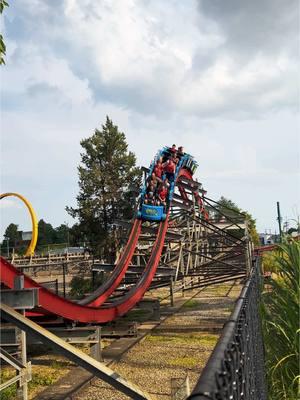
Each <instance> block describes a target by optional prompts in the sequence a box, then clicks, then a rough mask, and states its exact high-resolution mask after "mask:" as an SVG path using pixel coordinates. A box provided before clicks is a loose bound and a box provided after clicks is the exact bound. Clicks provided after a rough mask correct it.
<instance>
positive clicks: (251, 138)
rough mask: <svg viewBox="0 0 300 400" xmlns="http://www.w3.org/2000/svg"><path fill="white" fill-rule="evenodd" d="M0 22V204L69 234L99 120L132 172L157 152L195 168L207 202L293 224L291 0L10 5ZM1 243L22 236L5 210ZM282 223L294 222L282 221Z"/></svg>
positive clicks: (294, 47) (296, 206)
mask: <svg viewBox="0 0 300 400" xmlns="http://www.w3.org/2000/svg"><path fill="white" fill-rule="evenodd" d="M9 3H11V4H10V7H9V8H8V9H6V10H5V12H4V18H3V23H2V31H3V33H4V37H5V42H6V45H7V57H6V66H4V67H1V92H2V99H1V191H2V192H7V191H14V192H18V193H21V194H23V195H24V196H26V197H27V198H28V199H29V200H30V201H31V203H32V204H33V206H34V208H35V210H36V213H37V215H38V217H39V218H43V219H45V220H46V221H48V222H50V223H51V224H53V225H54V226H58V225H59V224H61V223H63V222H65V221H66V222H68V223H70V224H72V223H73V221H72V219H71V218H70V217H69V216H68V215H67V213H66V212H65V206H66V205H75V204H76V203H75V202H76V200H75V198H76V194H77V193H78V183H77V166H78V164H79V162H80V144H79V142H80V140H81V139H82V138H86V137H88V136H90V135H92V133H93V130H94V129H95V128H96V127H98V128H99V127H101V124H102V123H104V121H105V116H106V115H109V116H110V118H112V120H113V121H114V123H116V124H117V125H118V126H119V128H120V129H121V130H122V131H124V132H125V133H126V136H127V140H128V143H129V147H130V149H131V150H132V151H133V152H134V153H135V154H136V156H137V160H138V163H139V165H148V164H149V162H150V160H151V158H152V157H153V155H154V154H155V153H156V151H157V150H158V149H159V148H161V147H162V146H163V145H166V144H172V143H176V144H177V145H183V146H184V147H185V149H186V151H188V152H190V153H191V154H193V155H194V156H195V157H196V159H197V160H198V162H199V170H198V172H197V177H198V179H199V180H200V181H201V182H203V185H204V187H205V188H206V190H207V191H208V194H209V196H210V197H212V198H214V199H218V198H219V197H220V196H221V195H224V196H225V197H228V198H230V199H232V200H233V201H235V202H236V203H237V204H238V205H239V206H240V207H241V208H243V209H245V210H248V211H249V212H250V213H252V214H253V216H254V217H255V218H256V219H257V225H258V228H259V231H264V230H265V229H272V230H275V229H276V228H277V223H276V201H280V203H281V208H282V215H283V217H284V218H289V219H295V218H297V215H299V214H300V199H299V197H300V193H299V183H300V180H299V152H300V150H299V125H300V123H299V66H300V65H299V42H298V35H299V8H298V7H299V6H298V4H299V2H298V0H259V1H258V0H252V1H240V0H227V1H224V0H198V1H197V0H185V1H181V0H169V1H162V0H122V1H121V0H97V1H95V0H64V1H63V0H22V1H10V2H9ZM1 214H2V218H1V219H2V221H1V222H2V228H1V229H2V230H1V233H3V231H4V230H5V228H6V226H7V225H8V224H9V223H10V222H14V223H16V224H18V225H19V228H20V229H23V230H27V229H28V230H30V229H31V225H30V220H29V216H28V214H27V212H26V210H25V209H24V206H23V205H22V204H20V202H19V201H18V200H14V199H13V198H9V199H6V200H2V201H1ZM289 223H290V224H292V223H293V221H290V222H289Z"/></svg>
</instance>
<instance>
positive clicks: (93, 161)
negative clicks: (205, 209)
mask: <svg viewBox="0 0 300 400" xmlns="http://www.w3.org/2000/svg"><path fill="white" fill-rule="evenodd" d="M80 144H81V146H82V148H83V152H82V153H81V165H79V167H78V173H79V194H78V196H77V208H73V207H67V208H66V210H67V211H68V213H69V214H70V215H71V216H73V217H77V218H78V219H79V226H80V227H81V229H82V232H83V235H84V237H85V238H86V239H87V240H88V241H89V242H90V243H91V245H92V246H93V248H94V249H97V252H98V253H102V255H107V252H108V251H109V249H108V248H109V246H110V245H111V240H112V234H111V233H112V223H113V222H114V221H115V220H116V219H124V218H126V219H130V218H131V217H132V215H133V206H134V202H133V198H132V196H131V194H130V190H131V188H132V187H136V186H138V185H139V184H140V179H141V172H140V169H139V168H137V167H136V157H135V155H134V154H133V153H132V152H131V151H128V145H127V142H126V137H125V134H124V133H123V132H120V131H119V129H118V127H117V126H116V125H114V124H113V122H112V120H110V119H109V117H106V123H105V125H102V130H98V129H96V130H95V133H94V134H93V135H92V136H91V137H89V138H87V139H84V140H82V141H81V142H80ZM101 248H102V249H104V251H105V253H106V254H103V251H100V249H101Z"/></svg>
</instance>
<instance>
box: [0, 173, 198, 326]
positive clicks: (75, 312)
mask: <svg viewBox="0 0 300 400" xmlns="http://www.w3.org/2000/svg"><path fill="white" fill-rule="evenodd" d="M179 176H185V177H187V178H189V179H191V174H190V173H189V172H188V171H187V170H185V169H182V170H180V171H179V174H178V177H179ZM168 220H169V215H168V216H167V218H166V220H165V222H163V223H162V222H161V223H160V224H159V230H158V234H157V238H156V241H155V243H154V246H153V248H152V252H151V256H150V259H149V261H148V263H147V266H146V268H145V272H144V274H143V275H142V277H141V279H140V281H139V282H138V284H137V285H136V287H134V288H133V289H131V290H130V291H129V292H128V293H127V294H126V295H125V296H123V298H122V299H121V300H120V301H118V302H116V303H113V304H111V305H109V306H106V307H105V308H96V307H90V306H87V305H81V304H78V303H74V302H72V301H69V300H67V299H64V298H62V297H59V296H57V295H55V294H54V293H52V292H51V291H49V290H47V289H46V288H44V287H40V286H39V285H38V284H37V283H36V282H34V281H33V280H32V279H31V278H29V277H28V276H26V279H25V282H24V286H25V287H39V288H40V290H39V303H40V306H41V307H42V309H45V310H47V311H48V312H51V313H53V314H56V315H59V316H61V317H63V318H66V319H69V320H73V321H78V322H90V323H97V322H98V323H99V322H100V323H101V322H102V323H103V322H108V321H112V320H113V319H116V318H117V317H120V316H122V315H124V314H126V313H127V312H128V311H129V310H130V309H131V308H132V307H134V306H135V305H136V304H137V303H138V302H139V301H140V300H141V299H142V297H143V296H144V294H145V292H146V290H147V289H148V287H149V285H150V283H151V281H152V279H153V277H154V275H155V272H156V269H157V266H158V263H159V259H160V255H161V252H162V249H163V245H164V240H165V236H166V232H167V229H168ZM131 250H132V249H131ZM131 250H130V252H131ZM124 257H125V256H124ZM125 258H126V260H125V261H126V262H127V261H128V259H129V255H128V257H125ZM16 275H21V273H20V272H19V271H17V270H16V269H15V267H14V266H12V265H11V264H9V263H8V262H7V261H6V260H5V259H3V258H2V257H1V282H2V283H4V284H5V285H6V286H8V287H13V282H14V278H15V276H16Z"/></svg>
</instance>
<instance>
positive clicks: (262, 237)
mask: <svg viewBox="0 0 300 400" xmlns="http://www.w3.org/2000/svg"><path fill="white" fill-rule="evenodd" d="M259 242H260V244H261V245H262V246H266V245H268V244H274V243H278V242H279V235H276V234H275V235H274V234H273V233H260V234H259Z"/></svg>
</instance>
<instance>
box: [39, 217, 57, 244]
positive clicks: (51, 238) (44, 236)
mask: <svg viewBox="0 0 300 400" xmlns="http://www.w3.org/2000/svg"><path fill="white" fill-rule="evenodd" d="M52 243H55V230H54V228H53V226H52V225H51V224H49V223H48V222H45V221H44V220H43V219H40V220H39V223H38V246H41V245H46V244H52Z"/></svg>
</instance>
